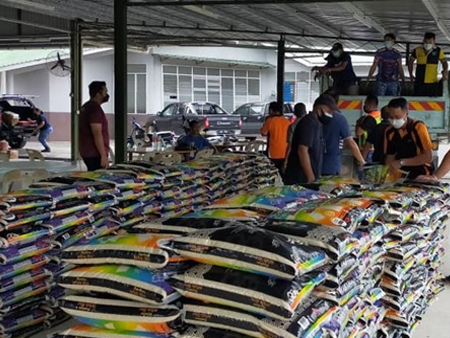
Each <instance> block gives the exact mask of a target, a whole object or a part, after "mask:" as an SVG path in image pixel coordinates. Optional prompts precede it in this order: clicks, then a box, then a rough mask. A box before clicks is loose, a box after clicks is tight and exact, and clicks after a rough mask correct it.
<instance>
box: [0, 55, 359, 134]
mask: <svg viewBox="0 0 450 338" xmlns="http://www.w3.org/2000/svg"><path fill="white" fill-rule="evenodd" d="M50 52H52V51H49V50H16V51H1V52H0V75H1V76H0V78H1V81H0V93H2V94H3V93H7V94H12V93H14V94H24V95H32V96H35V97H34V98H32V100H33V102H34V103H35V104H36V106H38V107H39V108H41V109H42V110H43V111H44V112H46V113H47V114H48V117H49V121H50V123H51V124H52V125H53V126H54V130H55V132H54V134H53V135H52V140H53V141H55V140H69V139H70V117H69V115H68V113H69V112H70V77H69V76H67V77H57V76H54V75H52V74H51V73H50V72H49V70H48V62H47V55H48V54H49V53H50ZM61 55H62V56H63V57H64V58H68V53H67V51H62V53H61ZM276 61H277V55H276V52H275V51H273V50H267V49H249V48H227V47H182V48H181V47H156V48H151V49H149V51H148V52H146V53H144V52H142V53H139V52H131V51H130V52H129V55H128V107H129V109H128V116H129V119H131V118H132V117H133V116H134V117H135V118H136V119H137V120H138V121H140V122H144V121H146V119H147V117H146V115H147V114H155V113H156V112H158V111H161V110H162V109H163V108H164V107H165V106H166V105H167V104H168V103H170V102H176V101H211V102H215V103H218V104H219V105H221V106H222V107H223V108H225V109H226V110H227V111H229V112H232V111H233V110H235V109H236V108H237V107H239V106H240V105H241V104H244V103H247V102H252V101H272V100H275V98H276ZM305 64H306V65H305ZM359 68H360V67H355V69H357V70H359ZM363 68H364V70H362V73H364V72H366V71H367V66H365V67H363ZM285 72H286V76H285V81H286V86H285V88H286V90H285V92H286V93H285V99H286V101H293V102H304V103H306V104H307V106H309V107H310V106H311V104H312V102H314V100H315V98H316V97H317V95H318V94H319V93H318V91H319V90H318V88H319V86H318V83H317V82H315V81H314V80H313V79H312V77H311V64H307V63H300V62H297V61H294V60H286V65H285ZM358 75H359V74H358ZM94 80H101V81H106V83H107V84H108V88H109V92H110V96H111V98H110V101H109V102H108V103H107V104H105V105H104V110H105V112H106V113H107V114H108V118H109V120H110V131H111V132H113V130H114V127H113V119H112V116H111V114H113V113H114V55H113V50H111V49H97V50H86V51H85V53H84V57H83V101H86V100H88V84H89V83H90V82H91V81H94Z"/></svg>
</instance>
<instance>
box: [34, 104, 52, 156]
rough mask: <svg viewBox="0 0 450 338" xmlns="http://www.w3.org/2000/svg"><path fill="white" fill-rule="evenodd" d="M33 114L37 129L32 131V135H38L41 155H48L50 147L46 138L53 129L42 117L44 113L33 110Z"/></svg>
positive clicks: (45, 118) (44, 117)
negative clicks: (41, 148)
mask: <svg viewBox="0 0 450 338" xmlns="http://www.w3.org/2000/svg"><path fill="white" fill-rule="evenodd" d="M33 114H34V116H35V117H36V123H37V127H36V130H35V131H34V134H37V133H39V138H38V139H39V142H41V144H42V146H43V147H44V149H43V150H42V152H43V153H49V152H51V149H50V146H49V145H48V138H49V137H50V135H51V134H52V133H53V127H52V125H51V124H50V123H49V122H48V120H47V117H46V116H45V115H44V113H43V112H42V111H41V110H40V109H38V108H33Z"/></svg>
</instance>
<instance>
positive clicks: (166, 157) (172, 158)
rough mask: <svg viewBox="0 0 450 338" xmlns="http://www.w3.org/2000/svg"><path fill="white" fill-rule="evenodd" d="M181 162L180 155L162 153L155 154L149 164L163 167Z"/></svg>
mask: <svg viewBox="0 0 450 338" xmlns="http://www.w3.org/2000/svg"><path fill="white" fill-rule="evenodd" d="M182 161H183V158H182V157H181V155H180V154H178V153H176V152H164V153H159V154H156V156H155V157H154V158H153V160H152V161H151V162H153V163H158V164H165V165H172V164H178V163H181V162H182Z"/></svg>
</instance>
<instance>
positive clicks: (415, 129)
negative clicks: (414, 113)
mask: <svg viewBox="0 0 450 338" xmlns="http://www.w3.org/2000/svg"><path fill="white" fill-rule="evenodd" d="M389 115H390V123H391V125H392V126H390V127H388V128H387V129H386V132H385V145H384V146H385V153H386V155H387V156H386V164H387V165H389V166H390V167H391V169H392V170H400V169H401V170H404V171H406V172H408V173H409V174H408V178H410V179H415V178H416V177H418V176H421V175H431V174H432V173H433V165H432V161H433V152H432V148H433V145H432V143H431V139H430V135H429V133H428V128H427V126H426V125H425V123H423V122H422V121H418V120H414V119H411V118H409V117H408V101H406V99H404V98H398V99H394V100H392V101H391V102H389Z"/></svg>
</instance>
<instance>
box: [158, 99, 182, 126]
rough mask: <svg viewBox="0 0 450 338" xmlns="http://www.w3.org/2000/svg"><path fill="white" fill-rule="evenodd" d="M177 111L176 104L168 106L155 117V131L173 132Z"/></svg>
mask: <svg viewBox="0 0 450 338" xmlns="http://www.w3.org/2000/svg"><path fill="white" fill-rule="evenodd" d="M177 110H178V104H176V103H172V104H169V105H168V106H167V107H166V108H164V110H163V111H162V112H161V113H159V115H158V116H157V117H156V127H157V131H174V130H173V126H174V125H175V123H174V121H173V120H174V119H175V118H176V112H177Z"/></svg>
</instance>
